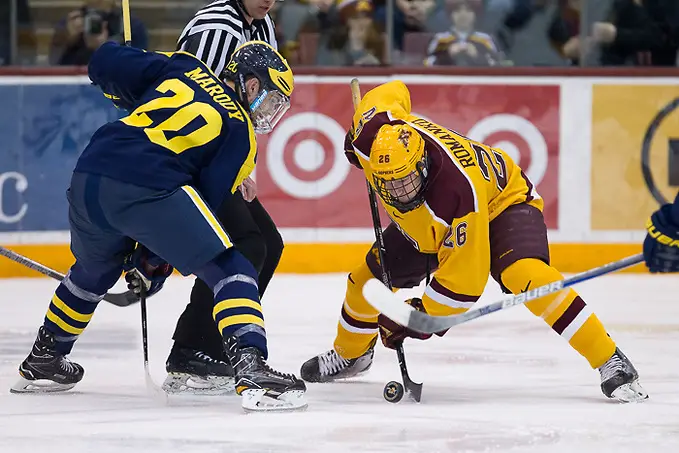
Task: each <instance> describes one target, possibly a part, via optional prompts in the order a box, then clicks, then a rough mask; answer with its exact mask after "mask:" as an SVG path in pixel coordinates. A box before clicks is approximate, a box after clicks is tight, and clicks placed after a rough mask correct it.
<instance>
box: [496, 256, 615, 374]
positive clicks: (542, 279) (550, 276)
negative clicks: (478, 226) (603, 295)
mask: <svg viewBox="0 0 679 453" xmlns="http://www.w3.org/2000/svg"><path fill="white" fill-rule="evenodd" d="M500 278H501V280H502V284H503V285H504V286H505V287H506V288H507V289H509V290H510V291H511V292H512V293H514V294H519V293H521V292H524V291H528V290H531V289H533V288H537V287H539V286H542V285H546V284H548V283H551V282H554V281H557V280H562V279H563V276H562V275H561V273H560V272H559V271H557V270H556V269H554V268H553V267H551V266H549V265H547V264H546V263H544V262H543V261H541V260H537V259H523V260H519V261H517V262H516V263H514V264H512V265H511V266H509V267H508V268H507V269H505V270H504V272H502V275H501V277H500ZM526 307H527V308H528V309H529V310H530V311H531V312H532V313H533V314H534V315H535V316H539V317H540V318H542V319H544V321H545V322H546V323H547V324H548V325H549V326H550V327H551V328H552V329H553V330H554V331H555V332H556V333H558V334H559V335H561V336H562V337H563V338H564V339H565V340H566V341H568V344H570V345H571V346H572V347H573V349H575V350H576V351H578V352H579V353H580V354H581V355H582V356H583V357H585V358H586V359H587V361H588V362H589V364H590V365H591V366H592V368H599V367H600V366H601V365H603V364H604V363H605V362H606V361H607V360H608V359H609V358H610V357H611V356H612V355H613V352H615V342H613V340H612V339H611V338H610V337H609V336H608V334H607V333H606V329H604V326H603V324H601V321H599V318H597V316H596V315H595V314H594V313H592V310H590V308H589V307H588V306H587V305H586V304H585V301H583V300H582V298H581V297H580V296H579V295H578V294H577V293H576V292H575V291H574V290H572V289H567V290H564V291H561V292H558V293H556V294H553V295H549V296H545V297H542V298H540V299H537V300H534V301H533V302H528V303H527V304H526Z"/></svg>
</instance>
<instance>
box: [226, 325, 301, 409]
mask: <svg viewBox="0 0 679 453" xmlns="http://www.w3.org/2000/svg"><path fill="white" fill-rule="evenodd" d="M224 347H225V350H226V351H227V356H228V357H229V361H230V362H231V365H232V366H233V370H234V372H235V374H236V393H238V394H239V395H240V396H241V404H242V406H243V409H245V410H246V411H290V410H300V409H306V407H307V402H306V398H305V396H304V393H305V392H306V385H304V382H303V381H301V380H299V379H297V378H296V377H295V376H294V375H293V374H285V373H281V372H280V371H276V370H274V369H272V368H271V367H269V365H267V364H266V362H265V361H264V359H263V358H262V352H261V351H260V350H259V349H257V348H254V347H248V348H240V347H239V346H238V340H236V339H235V338H229V339H227V340H225V342H224Z"/></svg>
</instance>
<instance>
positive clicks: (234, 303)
mask: <svg viewBox="0 0 679 453" xmlns="http://www.w3.org/2000/svg"><path fill="white" fill-rule="evenodd" d="M241 307H243V308H252V309H254V310H257V311H258V312H260V313H261V312H262V307H261V305H260V304H259V302H255V301H254V300H252V299H242V298H241V299H226V300H223V301H221V302H219V303H218V304H217V305H215V308H213V309H212V317H213V318H215V319H216V318H217V315H218V314H219V313H220V312H222V311H224V310H228V309H229V308H241Z"/></svg>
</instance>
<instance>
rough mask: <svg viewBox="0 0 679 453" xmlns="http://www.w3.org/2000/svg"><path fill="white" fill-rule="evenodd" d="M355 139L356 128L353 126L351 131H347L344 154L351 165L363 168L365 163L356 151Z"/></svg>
mask: <svg viewBox="0 0 679 453" xmlns="http://www.w3.org/2000/svg"><path fill="white" fill-rule="evenodd" d="M353 141H354V128H353V127H352V128H351V129H349V132H347V135H345V136H344V155H345V156H346V158H347V160H348V161H349V163H350V164H351V165H353V166H354V167H356V168H358V169H360V170H362V169H363V165H361V161H360V160H358V156H357V155H356V152H355V151H354V145H353Z"/></svg>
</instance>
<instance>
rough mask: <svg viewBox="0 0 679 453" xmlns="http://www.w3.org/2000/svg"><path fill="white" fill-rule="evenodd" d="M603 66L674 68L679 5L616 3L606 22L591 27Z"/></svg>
mask: <svg viewBox="0 0 679 453" xmlns="http://www.w3.org/2000/svg"><path fill="white" fill-rule="evenodd" d="M592 39H593V41H594V42H596V43H598V44H601V45H602V52H601V64H602V65H616V66H622V65H636V66H648V65H653V66H676V64H677V51H678V50H679V1H677V0H616V1H615V2H614V3H613V7H612V9H611V12H610V20H609V21H608V22H596V23H594V25H593V26H592Z"/></svg>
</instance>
